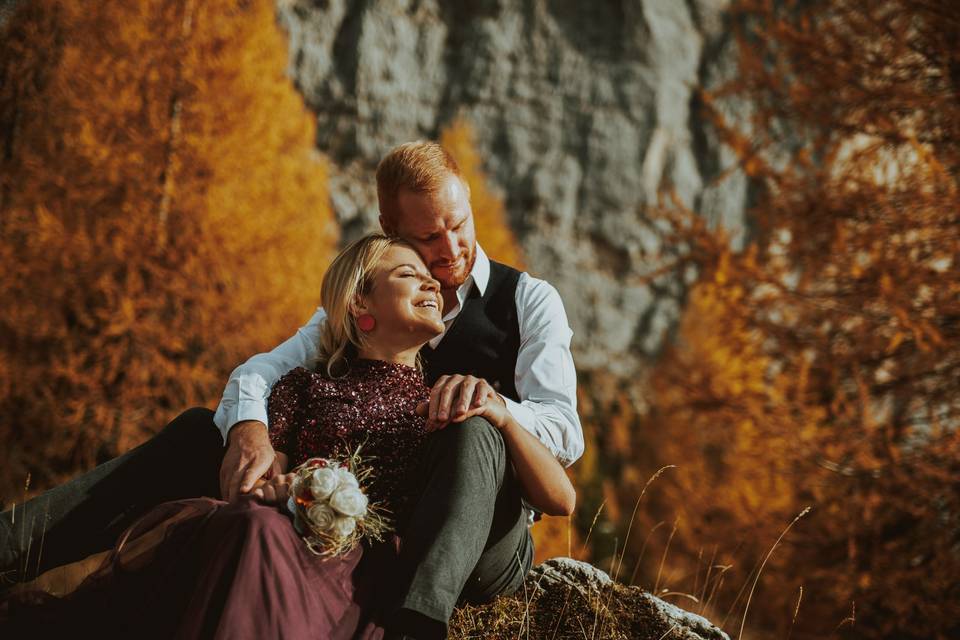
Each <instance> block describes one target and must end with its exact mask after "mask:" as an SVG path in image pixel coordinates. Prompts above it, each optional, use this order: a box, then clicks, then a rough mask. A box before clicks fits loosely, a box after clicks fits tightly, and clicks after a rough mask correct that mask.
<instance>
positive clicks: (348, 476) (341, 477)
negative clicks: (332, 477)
mask: <svg viewBox="0 0 960 640" xmlns="http://www.w3.org/2000/svg"><path fill="white" fill-rule="evenodd" d="M337 480H338V482H339V485H338V486H341V487H359V486H360V483H359V482H357V477H356V476H355V475H353V474H352V473H350V469H348V468H346V467H339V468H337Z"/></svg>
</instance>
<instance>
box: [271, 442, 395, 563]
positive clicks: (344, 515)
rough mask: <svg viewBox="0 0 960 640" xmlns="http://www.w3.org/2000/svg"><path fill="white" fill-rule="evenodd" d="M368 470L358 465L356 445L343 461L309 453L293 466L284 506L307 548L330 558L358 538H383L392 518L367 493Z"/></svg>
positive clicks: (343, 551)
mask: <svg viewBox="0 0 960 640" xmlns="http://www.w3.org/2000/svg"><path fill="white" fill-rule="evenodd" d="M372 472H373V470H372V469H371V468H369V467H366V468H363V467H361V459H360V456H359V450H358V451H357V452H355V453H354V454H353V455H351V456H349V457H348V458H347V459H346V460H337V459H333V458H310V459H309V460H307V461H306V462H304V463H303V464H301V465H300V466H298V467H297V468H296V469H294V470H293V473H294V478H293V483H292V485H291V489H290V499H289V500H288V501H287V509H288V510H289V511H290V512H291V513H292V514H293V526H294V527H295V528H296V530H297V533H299V534H300V535H301V536H303V538H304V541H306V543H307V546H308V547H309V548H310V551H312V552H313V553H315V554H317V555H319V556H325V557H333V556H337V555H342V554H344V553H346V552H348V551H350V550H351V549H352V548H353V547H354V546H355V545H356V544H357V543H359V542H360V541H361V540H364V539H366V540H378V541H379V540H382V539H383V535H384V534H385V533H386V532H387V531H388V530H389V529H390V521H389V519H388V518H387V516H386V513H387V510H386V509H385V508H384V507H383V506H382V505H379V504H375V503H370V502H369V500H368V498H367V488H368V487H369V482H370V480H371V475H372Z"/></svg>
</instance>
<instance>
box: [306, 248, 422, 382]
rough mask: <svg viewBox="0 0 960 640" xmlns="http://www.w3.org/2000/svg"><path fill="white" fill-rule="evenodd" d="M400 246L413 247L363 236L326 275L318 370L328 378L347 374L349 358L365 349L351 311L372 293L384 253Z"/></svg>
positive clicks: (321, 296)
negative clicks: (358, 300)
mask: <svg viewBox="0 0 960 640" xmlns="http://www.w3.org/2000/svg"><path fill="white" fill-rule="evenodd" d="M397 245H401V246H404V247H409V246H410V245H409V244H408V243H407V242H406V241H405V240H401V239H399V238H391V237H388V236H385V235H383V234H370V235H367V236H364V237H362V238H360V239H359V240H356V241H354V242H352V243H350V245H348V246H347V248H345V249H344V250H343V251H341V252H340V253H339V254H338V255H337V257H336V258H334V259H333V262H332V263H330V267H329V268H328V269H327V272H326V273H325V274H324V275H323V285H322V289H321V292H320V299H321V301H322V303H323V309H324V311H326V313H327V318H326V320H325V321H324V323H323V324H322V325H321V327H320V345H319V353H318V355H317V368H318V369H320V370H323V371H325V372H326V374H327V376H329V377H331V378H334V377H336V376H337V375H343V374H345V373H346V370H347V367H348V363H347V360H348V358H349V357H351V356H353V355H355V354H356V352H357V349H359V348H360V347H363V346H364V341H365V336H364V333H363V332H362V331H360V329H359V328H357V322H356V318H354V316H353V314H352V313H351V311H352V310H353V305H354V303H355V302H356V301H357V299H358V298H359V297H360V296H365V295H368V294H369V293H370V292H371V291H372V289H373V273H374V269H375V268H376V266H377V264H378V263H379V262H380V259H381V258H382V257H383V254H385V253H386V252H387V250H388V249H390V247H393V246H397Z"/></svg>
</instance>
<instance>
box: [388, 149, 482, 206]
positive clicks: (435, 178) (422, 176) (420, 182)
mask: <svg viewBox="0 0 960 640" xmlns="http://www.w3.org/2000/svg"><path fill="white" fill-rule="evenodd" d="M448 175H454V176H456V177H458V178H459V179H460V182H461V183H462V184H463V188H464V189H466V190H467V196H469V195H470V185H468V184H467V181H466V180H464V179H463V174H462V173H461V172H460V167H459V166H458V165H457V161H456V160H454V158H453V156H452V155H450V152H449V151H447V150H446V149H444V148H443V147H441V146H440V145H439V144H437V143H436V142H428V141H424V140H418V141H417V142H407V143H404V144H401V145H400V146H398V147H394V148H393V149H392V150H391V151H390V153H388V154H387V155H386V156H384V158H383V160H381V161H380V164H379V165H377V201H378V202H379V204H380V214H381V215H382V216H383V217H384V219H385V220H386V221H387V222H388V223H390V224H392V223H393V222H395V221H396V219H397V214H398V213H399V208H398V206H397V194H398V193H399V192H400V190H401V189H407V190H408V191H412V192H414V193H436V192H437V191H439V190H440V186H441V183H442V182H443V179H444V178H446V177H447V176H448Z"/></svg>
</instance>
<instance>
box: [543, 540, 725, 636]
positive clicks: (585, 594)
mask: <svg viewBox="0 0 960 640" xmlns="http://www.w3.org/2000/svg"><path fill="white" fill-rule="evenodd" d="M527 582H528V583H532V584H533V585H536V586H535V588H536V589H542V590H563V589H571V590H574V591H576V592H577V593H578V594H579V595H580V596H581V597H582V598H584V599H586V600H587V601H597V600H598V599H602V598H604V597H606V598H609V597H610V596H609V595H607V594H608V592H609V591H610V590H611V589H613V588H614V586H615V583H614V581H613V580H611V579H610V576H608V575H607V574H606V573H605V572H604V571H601V570H600V569H597V568H596V567H594V566H593V565H590V564H587V563H586V562H580V561H577V560H572V559H570V558H552V559H550V560H547V561H546V562H544V563H542V564H540V565H537V566H536V567H534V568H533V569H532V570H531V571H530V574H529V575H528V577H527ZM613 597H615V598H620V599H634V600H636V601H637V602H636V603H635V604H634V607H633V609H634V610H635V611H638V612H639V611H643V612H644V613H645V615H652V616H654V617H655V618H656V621H655V622H656V623H657V626H658V627H659V628H665V629H669V630H670V632H669V634H668V635H666V636H665V637H669V638H683V639H684V640H730V638H729V636H728V635H727V634H726V633H724V632H723V631H722V630H720V629H719V628H718V627H716V626H715V625H714V624H712V623H711V622H710V621H709V620H707V619H706V618H704V617H703V616H698V615H696V614H694V613H690V612H689V611H685V610H684V609H681V608H680V607H678V606H676V605H673V604H670V603H669V602H666V601H664V600H661V599H660V598H657V597H655V596H653V595H651V594H650V593H647V592H646V591H643V590H642V589H640V587H622V586H621V592H620V593H616V594H615V595H613Z"/></svg>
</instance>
